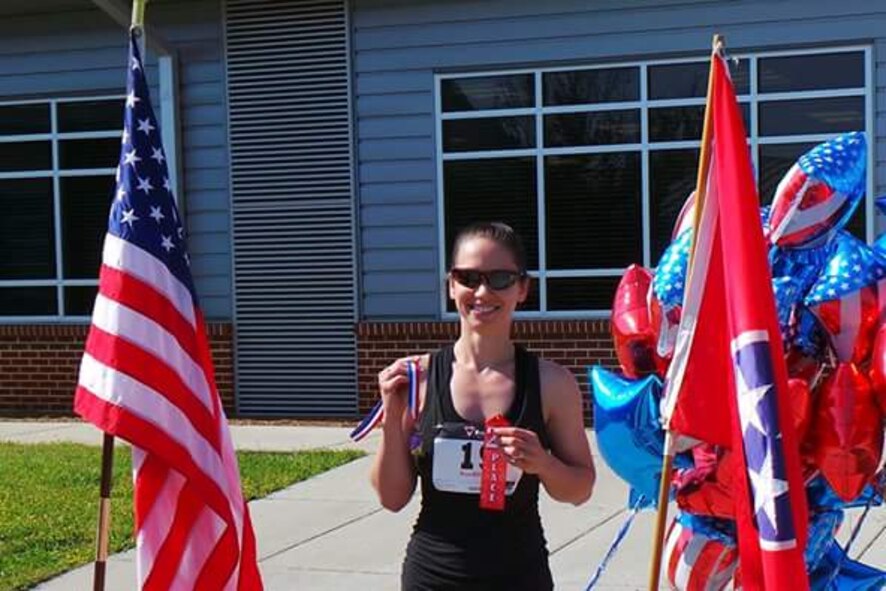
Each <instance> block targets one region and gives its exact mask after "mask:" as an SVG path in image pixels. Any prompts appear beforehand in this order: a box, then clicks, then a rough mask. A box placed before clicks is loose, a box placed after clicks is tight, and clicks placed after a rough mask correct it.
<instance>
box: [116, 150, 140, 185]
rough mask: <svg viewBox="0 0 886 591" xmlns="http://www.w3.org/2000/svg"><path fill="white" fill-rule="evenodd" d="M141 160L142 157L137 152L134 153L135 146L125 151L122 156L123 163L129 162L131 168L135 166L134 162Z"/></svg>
mask: <svg viewBox="0 0 886 591" xmlns="http://www.w3.org/2000/svg"><path fill="white" fill-rule="evenodd" d="M141 161H142V159H141V158H139V157H138V154H136V153H135V148H133V149H132V151H131V152H126V155H125V156H123V164H131V165H132V166H133V168H135V163H136V162H141ZM118 182H119V181H118Z"/></svg>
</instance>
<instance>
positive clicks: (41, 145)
mask: <svg viewBox="0 0 886 591" xmlns="http://www.w3.org/2000/svg"><path fill="white" fill-rule="evenodd" d="M122 121H123V97H101V98H88V99H79V98H77V99H57V100H44V101H29V102H20V103H0V211H2V212H3V214H2V216H0V252H2V253H3V256H2V257H0V318H5V319H7V320H15V319H24V318H33V319H51V318H61V317H73V318H77V317H86V316H89V314H90V313H91V310H92V303H93V301H94V299H95V293H96V289H97V285H98V279H97V276H98V269H99V265H100V263H101V247H102V238H103V237H104V235H105V231H106V229H107V215H108V208H109V206H110V202H111V198H112V193H113V189H114V170H115V167H116V165H117V161H118V159H119V156H120V126H121V122H122Z"/></svg>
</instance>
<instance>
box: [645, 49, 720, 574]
mask: <svg viewBox="0 0 886 591" xmlns="http://www.w3.org/2000/svg"><path fill="white" fill-rule="evenodd" d="M724 46H725V39H724V38H723V36H722V35H719V34H716V35H714V38H713V41H712V57H713V56H714V55H722V53H723V49H724ZM713 87H714V68H713V67H712V68H710V71H709V73H708V90H707V98H706V101H705V111H704V126H703V127H702V132H701V150H700V151H699V155H698V175H697V177H696V183H695V211H694V212H693V215H694V218H695V219H694V222H693V225H692V227H693V230H692V232H693V235H692V244H693V245H695V244H696V243H697V239H696V237H697V233H698V226H699V222H700V221H701V212H702V209H703V205H704V200H705V195H706V193H707V185H708V172H709V170H708V169H709V168H710V164H711V134H712V126H711V118H712V112H711V95H712V93H713ZM694 256H695V248H694V247H693V248H692V249H691V250H690V254H689V270H688V271H687V281H686V282H685V284H686V285H687V286H688V285H689V281H688V274H689V273H691V272H692V262H693V261H692V259H693V258H694ZM675 453H676V441H675V440H674V435H673V434H672V433H671V431H670V430H669V429H668V426H667V425H665V444H664V455H663V456H662V458H661V482H660V483H659V487H658V506H657V512H656V518H655V534H654V535H653V538H652V561H651V563H650V565H649V591H657V590H658V584H659V580H660V577H661V560H662V551H663V549H664V533H665V526H666V523H667V519H668V501H669V500H670V492H671V475H672V473H673V466H674V455H675Z"/></svg>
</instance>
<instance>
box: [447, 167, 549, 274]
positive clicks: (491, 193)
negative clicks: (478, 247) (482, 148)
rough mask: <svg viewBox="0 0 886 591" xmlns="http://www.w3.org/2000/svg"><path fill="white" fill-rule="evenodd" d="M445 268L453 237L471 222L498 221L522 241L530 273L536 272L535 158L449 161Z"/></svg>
mask: <svg viewBox="0 0 886 591" xmlns="http://www.w3.org/2000/svg"><path fill="white" fill-rule="evenodd" d="M443 180H444V194H445V200H444V202H445V209H446V223H445V228H446V256H447V263H446V265H447V267H448V266H449V264H450V263H449V261H448V258H449V255H450V253H451V252H452V242H453V239H454V238H455V234H456V233H457V232H458V231H459V230H460V229H461V228H463V227H464V226H466V225H468V224H470V223H473V222H483V221H501V222H504V223H506V224H508V225H510V226H511V227H513V228H514V229H515V230H516V231H517V232H518V233H519V234H520V236H521V237H522V238H523V242H524V244H525V246H526V257H527V260H528V263H527V264H528V266H529V268H530V269H537V268H538V216H537V215H536V186H537V182H536V174H535V159H534V158H490V159H485V160H465V161H451V162H446V163H444V166H443Z"/></svg>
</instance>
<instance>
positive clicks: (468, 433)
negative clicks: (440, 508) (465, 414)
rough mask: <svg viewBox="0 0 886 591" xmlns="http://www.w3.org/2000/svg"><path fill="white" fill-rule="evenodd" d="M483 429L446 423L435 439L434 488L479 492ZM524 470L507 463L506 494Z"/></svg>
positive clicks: (458, 491)
mask: <svg viewBox="0 0 886 591" xmlns="http://www.w3.org/2000/svg"><path fill="white" fill-rule="evenodd" d="M482 448H483V429H482V428H478V427H476V426H475V425H470V424H465V423H445V424H443V425H441V426H440V427H439V428H438V433H437V436H436V437H435V438H434V462H433V464H432V466H431V476H432V480H433V482H434V488H436V489H437V490H439V491H443V492H455V493H466V494H475V495H479V494H480V476H481V474H482V472H483V466H482V457H483V453H482V452H483V449H482ZM522 476H523V470H521V469H520V468H518V467H516V466H514V465H512V464H508V469H507V473H506V476H505V478H506V484H505V494H506V495H507V496H510V495H511V494H513V492H514V490H516V488H517V484H518V483H519V482H520V478H521V477H522Z"/></svg>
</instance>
